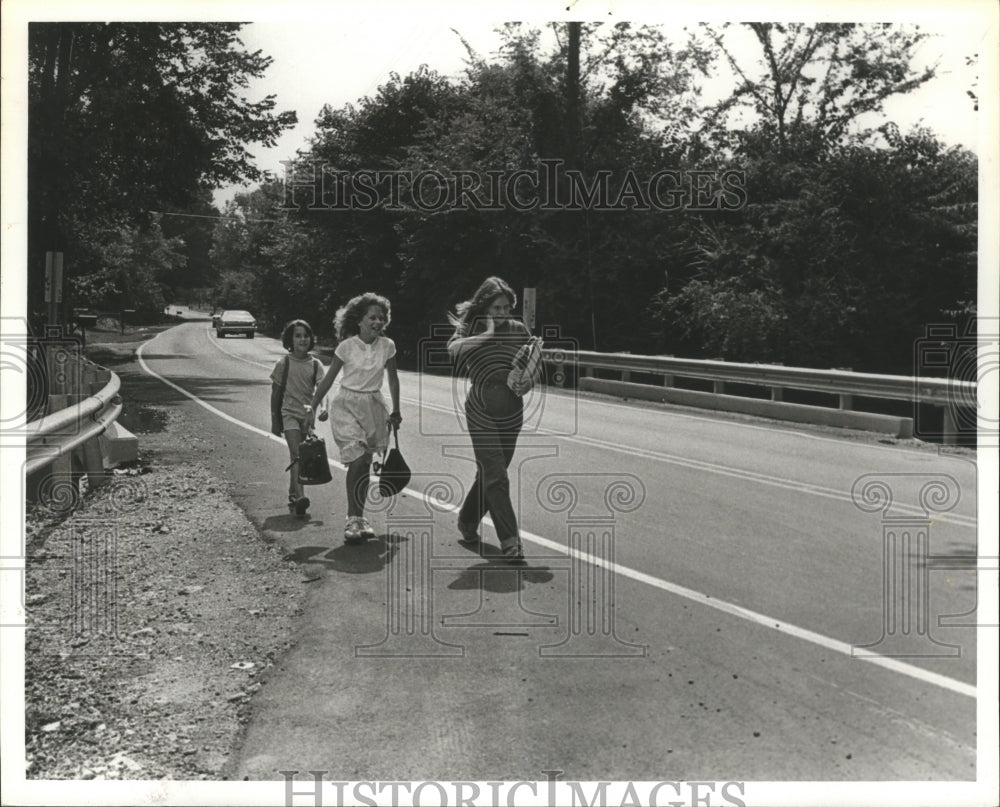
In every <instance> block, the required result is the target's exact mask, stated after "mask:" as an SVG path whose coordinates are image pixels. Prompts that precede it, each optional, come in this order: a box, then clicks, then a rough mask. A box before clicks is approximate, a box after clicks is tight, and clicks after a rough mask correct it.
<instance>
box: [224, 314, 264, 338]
mask: <svg viewBox="0 0 1000 807" xmlns="http://www.w3.org/2000/svg"><path fill="white" fill-rule="evenodd" d="M256 330H257V320H255V319H254V318H253V314H251V313H250V312H249V311H223V312H222V313H221V314H219V321H218V324H217V325H216V326H215V335H216V336H217V337H218V338H220V339H221V338H222V337H223V336H225V335H226V334H227V333H242V334H244V335H245V336H246V337H247V338H248V339H253V335H254V333H255V332H256Z"/></svg>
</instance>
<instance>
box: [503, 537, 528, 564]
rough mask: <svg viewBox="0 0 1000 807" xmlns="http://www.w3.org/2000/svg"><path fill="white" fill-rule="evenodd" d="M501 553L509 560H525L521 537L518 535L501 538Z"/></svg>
mask: <svg viewBox="0 0 1000 807" xmlns="http://www.w3.org/2000/svg"><path fill="white" fill-rule="evenodd" d="M500 553H501V554H502V555H503V556H504V557H505V558H506V559H507V560H513V561H522V560H524V547H523V546H521V539H520V538H518V537H514V538H503V539H501V541H500Z"/></svg>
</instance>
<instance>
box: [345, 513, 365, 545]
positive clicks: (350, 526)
mask: <svg viewBox="0 0 1000 807" xmlns="http://www.w3.org/2000/svg"><path fill="white" fill-rule="evenodd" d="M363 540H364V538H362V537H361V525H360V524H359V523H358V517H357V516H348V517H347V520H346V521H345V522H344V541H346V542H347V543H349V544H356V543H358V542H359V541H363Z"/></svg>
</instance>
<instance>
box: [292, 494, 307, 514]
mask: <svg viewBox="0 0 1000 807" xmlns="http://www.w3.org/2000/svg"><path fill="white" fill-rule="evenodd" d="M308 509H309V497H308V496H300V497H299V498H298V499H296V500H295V515H297V516H304V515H306V511H307V510H308Z"/></svg>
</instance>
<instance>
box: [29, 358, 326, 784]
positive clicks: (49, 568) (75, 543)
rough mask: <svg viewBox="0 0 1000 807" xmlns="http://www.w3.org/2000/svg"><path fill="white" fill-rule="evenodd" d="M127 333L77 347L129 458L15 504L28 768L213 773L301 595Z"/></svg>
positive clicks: (77, 772)
mask: <svg viewBox="0 0 1000 807" xmlns="http://www.w3.org/2000/svg"><path fill="white" fill-rule="evenodd" d="M94 342H96V340H94ZM137 345H138V342H137V341H135V340H134V339H133V340H132V341H131V342H130V341H123V342H119V343H117V344H114V345H108V344H105V345H101V344H93V343H92V344H91V345H90V346H89V350H88V352H90V353H91V355H92V358H94V360H96V361H98V362H99V363H101V364H104V365H105V366H109V367H110V368H111V369H113V370H115V372H117V373H119V375H121V376H122V379H123V397H124V399H125V412H124V414H123V416H122V418H121V422H122V424H123V425H124V426H125V427H126V428H128V429H130V430H131V431H133V432H134V433H136V434H137V435H138V437H139V446H140V460H139V463H138V464H137V465H136V466H135V467H132V468H127V469H120V470H119V471H118V472H116V473H114V474H112V476H111V478H110V479H109V480H108V481H107V482H106V483H105V484H104V485H103V486H101V487H99V488H97V489H96V490H94V491H91V492H90V493H88V494H87V495H86V496H85V497H83V499H82V500H81V501H80V502H79V503H78V505H77V506H76V507H75V508H73V509H72V511H71V512H68V511H67V508H68V505H69V503H70V498H69V497H67V496H62V497H61V496H60V495H59V491H58V488H56V487H53V488H50V490H49V493H50V495H49V496H47V497H46V498H45V499H44V500H43V501H41V502H40V503H39V504H37V505H35V506H31V507H29V509H28V515H27V519H26V555H27V560H26V564H25V565H26V589H25V597H26V605H27V631H26V638H25V745H26V752H27V771H26V776H27V777H28V778H29V779H160V778H168V779H218V778H222V777H224V776H225V767H226V763H227V760H228V756H229V753H230V751H231V749H232V748H233V747H234V744H235V743H237V742H238V741H239V738H240V732H241V727H242V725H243V724H244V723H245V721H246V720H247V717H248V710H249V701H250V698H251V696H252V695H253V693H254V692H255V691H256V690H257V689H258V688H260V687H261V686H265V685H266V684H267V678H268V670H269V668H270V667H271V665H272V664H273V662H274V660H275V659H276V658H277V657H278V656H279V655H280V654H281V653H282V652H283V651H284V650H285V649H287V648H288V647H289V646H290V644H291V641H292V637H293V624H294V619H295V616H296V615H297V614H298V613H299V612H300V610H301V608H302V605H303V601H304V598H305V596H306V595H307V593H308V582H309V579H308V578H307V577H305V576H304V575H303V573H302V571H301V570H300V568H299V567H297V566H295V565H294V564H293V563H291V562H289V561H286V560H284V559H283V558H282V556H281V550H280V548H279V547H277V546H276V545H274V544H272V543H268V542H266V541H265V540H264V539H263V538H262V537H261V536H260V534H259V533H258V532H257V530H256V529H255V528H254V527H253V525H252V524H251V523H250V522H249V521H248V520H247V519H246V518H245V516H244V514H243V513H242V511H240V510H239V509H238V508H237V507H236V505H235V504H234V503H233V501H232V499H231V497H230V495H229V493H230V487H229V486H230V484H231V483H228V482H225V481H223V480H221V479H219V478H217V477H215V476H213V475H212V474H211V473H210V472H209V471H208V470H207V466H206V465H205V463H203V462H202V461H201V460H202V459H203V458H204V457H205V456H206V454H207V453H208V452H211V450H212V444H211V439H212V438H211V436H210V435H208V436H204V435H199V434H197V433H196V430H195V429H193V428H192V426H191V424H190V423H189V422H188V421H187V418H186V417H185V415H184V411H183V408H182V407H177V406H164V405H158V403H157V400H158V398H162V385H161V384H160V383H159V382H158V381H156V380H155V379H152V378H149V377H148V376H145V375H143V374H142V373H141V371H139V370H138V367H137V366H136V365H135V364H134V363H133V359H132V355H133V351H134V348H135V347H136V346H137ZM67 492H68V489H67V488H63V490H62V493H64V494H65V493H67Z"/></svg>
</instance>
